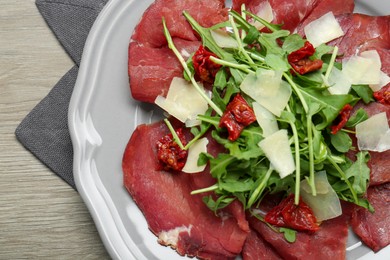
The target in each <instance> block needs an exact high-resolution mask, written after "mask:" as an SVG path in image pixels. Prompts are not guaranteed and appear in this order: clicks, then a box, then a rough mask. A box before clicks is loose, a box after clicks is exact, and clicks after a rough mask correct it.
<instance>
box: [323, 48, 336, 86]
mask: <svg viewBox="0 0 390 260" xmlns="http://www.w3.org/2000/svg"><path fill="white" fill-rule="evenodd" d="M338 52H339V47H337V46H335V47H334V49H333V53H332V57H331V58H330V61H329V65H328V68H327V70H326V72H325V76H324V82H323V83H322V86H321V88H323V87H325V82H328V78H329V75H330V73H331V72H332V69H333V67H334V62H335V60H336V57H337V54H338Z"/></svg>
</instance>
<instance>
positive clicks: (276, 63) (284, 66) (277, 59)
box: [265, 53, 290, 71]
mask: <svg viewBox="0 0 390 260" xmlns="http://www.w3.org/2000/svg"><path fill="white" fill-rule="evenodd" d="M265 63H266V64H267V65H268V66H270V67H271V68H272V69H274V70H277V71H288V70H289V69H290V65H289V64H288V62H287V61H286V59H285V58H283V57H282V56H280V55H279V54H274V53H268V54H267V55H266V56H265Z"/></svg>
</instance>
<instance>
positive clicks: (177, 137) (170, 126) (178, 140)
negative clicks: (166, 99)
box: [164, 118, 186, 150]
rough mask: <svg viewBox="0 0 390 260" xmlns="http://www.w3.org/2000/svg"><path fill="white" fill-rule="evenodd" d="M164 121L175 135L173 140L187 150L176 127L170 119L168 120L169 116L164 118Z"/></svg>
mask: <svg viewBox="0 0 390 260" xmlns="http://www.w3.org/2000/svg"><path fill="white" fill-rule="evenodd" d="M164 122H165V124H166V125H167V127H168V129H169V131H170V132H171V134H172V136H173V140H174V141H175V142H176V143H177V144H178V145H179V147H180V148H181V149H182V150H186V148H185V147H184V145H183V143H182V142H181V141H180V138H179V136H178V135H177V134H176V131H175V129H174V128H173V126H172V125H171V122H169V120H168V119H167V118H165V119H164Z"/></svg>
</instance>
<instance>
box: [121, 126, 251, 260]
mask: <svg viewBox="0 0 390 260" xmlns="http://www.w3.org/2000/svg"><path fill="white" fill-rule="evenodd" d="M167 133H169V130H168V129H167V127H166V125H165V124H164V123H162V122H158V123H154V124H152V125H140V126H138V127H137V129H136V130H135V131H134V133H133V135H132V137H131V139H130V141H129V143H128V145H127V147H126V151H125V153H124V157H123V172H124V185H125V187H126V189H127V190H128V191H129V193H130V194H131V196H132V198H133V199H134V201H135V202H136V203H137V205H138V206H139V208H140V209H141V211H142V212H143V214H144V216H145V218H146V220H147V222H148V225H149V228H150V230H151V231H152V232H153V233H154V234H155V235H156V236H159V242H160V243H161V244H163V245H170V246H171V247H173V248H175V249H176V251H177V252H178V253H179V254H180V255H189V256H197V257H199V258H209V259H231V258H234V257H235V256H236V255H238V254H239V253H240V252H241V250H242V247H243V245H244V242H245V239H246V237H247V234H248V232H249V228H248V224H247V223H246V221H245V214H244V211H243V209H242V207H238V205H235V204H231V205H230V206H229V207H228V208H227V209H224V210H222V211H221V212H219V214H220V216H216V215H215V214H214V212H212V211H211V210H210V209H208V208H207V206H206V205H205V204H204V203H203V201H202V196H203V195H190V192H191V191H192V190H194V189H197V188H199V187H198V185H200V184H202V185H203V184H205V183H207V182H208V181H209V178H210V177H209V173H208V172H207V170H206V171H205V172H203V173H198V174H186V173H182V172H178V173H170V172H165V171H158V170H156V169H158V162H157V160H156V148H155V144H156V141H157V140H158V139H160V138H161V136H163V135H165V134H167ZM237 203H238V202H237ZM245 224H246V225H245ZM175 230H176V231H179V232H178V234H177V235H176V236H170V237H171V238H176V239H177V240H176V241H174V242H169V241H168V240H167V239H165V238H164V236H163V235H164V234H165V235H168V234H170V231H171V232H173V231H175Z"/></svg>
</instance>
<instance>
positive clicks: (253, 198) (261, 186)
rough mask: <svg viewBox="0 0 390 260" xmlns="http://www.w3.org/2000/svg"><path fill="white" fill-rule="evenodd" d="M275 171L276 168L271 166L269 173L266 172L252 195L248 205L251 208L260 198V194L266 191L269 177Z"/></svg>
mask: <svg viewBox="0 0 390 260" xmlns="http://www.w3.org/2000/svg"><path fill="white" fill-rule="evenodd" d="M273 171H274V168H273V167H272V166H271V167H269V169H268V171H267V173H266V174H265V176H264V178H263V180H262V181H261V182H260V184H259V186H257V188H256V189H255V190H254V191H253V193H252V195H251V196H250V198H249V200H248V203H247V207H248V208H250V207H251V206H252V205H253V203H255V201H256V200H257V199H258V198H259V196H260V194H261V193H262V192H263V191H264V189H265V185H266V184H267V182H268V180H269V177H270V176H271V173H272V172H273Z"/></svg>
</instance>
